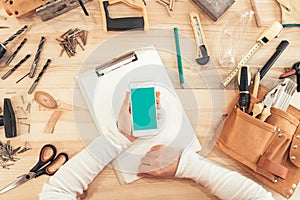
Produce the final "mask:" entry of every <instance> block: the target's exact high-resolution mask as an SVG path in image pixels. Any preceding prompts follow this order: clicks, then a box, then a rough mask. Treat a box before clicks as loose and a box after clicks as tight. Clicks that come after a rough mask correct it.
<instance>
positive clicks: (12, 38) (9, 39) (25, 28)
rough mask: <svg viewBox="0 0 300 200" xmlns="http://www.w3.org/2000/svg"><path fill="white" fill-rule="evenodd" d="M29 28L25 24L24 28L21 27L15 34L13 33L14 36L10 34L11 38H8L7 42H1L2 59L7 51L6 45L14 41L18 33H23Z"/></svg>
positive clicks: (0, 56) (0, 55)
mask: <svg viewBox="0 0 300 200" xmlns="http://www.w3.org/2000/svg"><path fill="white" fill-rule="evenodd" d="M27 29H28V26H27V25H25V26H24V27H23V28H21V29H20V30H18V31H17V32H16V33H15V34H13V35H12V36H10V38H8V39H7V40H6V41H5V42H3V43H2V44H0V59H1V58H2V57H3V56H4V54H5V53H6V47H5V46H6V45H7V44H8V43H9V42H11V41H13V40H14V39H15V38H16V37H17V36H18V35H20V34H21V33H23V32H24V31H25V30H27Z"/></svg>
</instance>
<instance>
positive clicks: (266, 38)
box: [222, 21, 283, 87]
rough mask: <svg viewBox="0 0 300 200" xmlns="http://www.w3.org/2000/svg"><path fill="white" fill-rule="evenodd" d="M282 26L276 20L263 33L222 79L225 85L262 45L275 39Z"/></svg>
mask: <svg viewBox="0 0 300 200" xmlns="http://www.w3.org/2000/svg"><path fill="white" fill-rule="evenodd" d="M282 28H283V27H282V25H281V24H280V23H279V22H278V21H275V22H273V23H272V24H271V25H270V26H269V27H268V28H267V29H266V30H265V31H264V32H263V33H262V34H261V36H260V37H259V38H258V39H257V41H256V43H255V45H254V46H253V47H252V48H251V49H250V51H249V52H248V53H247V54H246V55H245V56H244V57H243V59H242V60H241V61H240V62H239V63H238V64H237V66H236V67H235V68H234V69H233V70H232V71H231V72H230V73H229V75H228V76H227V77H226V78H225V79H224V80H223V81H222V84H223V85H224V87H226V86H227V85H228V84H229V83H230V82H231V81H232V79H233V78H234V77H235V75H236V74H237V73H238V71H239V69H240V67H241V66H243V65H245V64H246V63H247V61H248V60H249V59H250V58H251V57H252V56H253V55H254V54H255V53H256V52H257V50H258V49H259V48H260V47H261V46H263V45H266V44H268V43H269V42H270V41H271V40H272V39H274V38H275V37H276V36H277V35H278V34H279V33H280V31H281V30H282Z"/></svg>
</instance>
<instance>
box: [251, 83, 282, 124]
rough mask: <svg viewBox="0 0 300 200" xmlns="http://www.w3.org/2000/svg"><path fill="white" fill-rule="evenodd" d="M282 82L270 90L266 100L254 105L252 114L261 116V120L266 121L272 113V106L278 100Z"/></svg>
mask: <svg viewBox="0 0 300 200" xmlns="http://www.w3.org/2000/svg"><path fill="white" fill-rule="evenodd" d="M279 88H280V84H278V85H276V86H275V87H274V88H273V89H272V90H271V91H269V92H268V93H267V94H266V96H265V98H264V100H263V101H262V102H260V103H255V104H254V105H253V110H252V113H253V114H252V116H253V117H259V119H260V120H262V121H265V120H266V119H267V118H268V117H269V116H270V115H271V107H272V105H273V103H274V102H275V101H276V100H277V95H278V91H279Z"/></svg>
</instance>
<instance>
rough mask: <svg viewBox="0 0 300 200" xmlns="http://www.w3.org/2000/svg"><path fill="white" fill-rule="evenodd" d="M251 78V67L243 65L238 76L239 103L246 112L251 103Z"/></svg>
mask: <svg viewBox="0 0 300 200" xmlns="http://www.w3.org/2000/svg"><path fill="white" fill-rule="evenodd" d="M250 79H251V74H250V72H249V67H248V66H243V67H241V69H240V73H239V76H238V82H239V89H240V99H239V105H240V108H241V109H242V110H243V111H244V112H246V110H247V109H248V107H249V104H250V93H249V85H250V81H251V80H250Z"/></svg>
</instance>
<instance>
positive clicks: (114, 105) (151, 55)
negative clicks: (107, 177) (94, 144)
mask: <svg viewBox="0 0 300 200" xmlns="http://www.w3.org/2000/svg"><path fill="white" fill-rule="evenodd" d="M136 81H152V82H154V83H156V90H160V92H161V107H162V108H163V110H162V111H163V113H162V118H163V119H164V120H162V122H159V123H160V125H159V127H160V128H159V131H160V132H159V134H158V135H157V136H154V137H152V138H148V139H140V138H139V139H137V140H136V141H134V143H133V144H132V145H131V146H130V147H129V148H128V149H127V150H126V151H124V152H123V153H121V155H119V156H118V157H117V158H116V159H115V160H114V161H112V163H111V164H112V167H113V168H114V170H115V172H116V174H117V176H118V178H119V181H120V183H123V184H124V183H131V182H133V181H136V180H137V179H139V177H138V176H136V172H138V166H139V164H140V159H141V158H142V157H143V156H144V155H145V153H146V152H147V151H149V149H150V148H151V147H152V146H154V145H157V144H164V145H166V146H171V147H175V148H177V149H178V148H179V149H182V150H184V149H191V150H193V151H195V152H196V151H199V150H201V145H200V143H199V141H198V139H197V137H196V134H195V132H194V130H193V128H192V126H191V124H190V122H189V120H188V117H187V115H186V113H185V111H184V109H182V105H181V103H180V100H179V98H178V96H177V94H176V91H175V89H174V87H173V85H172V82H171V80H170V78H169V76H168V74H167V71H166V69H165V67H164V65H163V63H162V61H161V59H160V56H159V54H158V52H157V51H156V49H155V47H153V46H148V47H145V48H141V49H137V50H134V51H131V52H128V53H126V54H124V55H123V56H121V57H119V58H115V59H112V60H111V61H109V62H107V63H104V64H102V65H100V66H97V67H95V68H94V69H92V70H88V71H86V72H83V73H81V74H79V75H78V76H77V83H78V86H79V89H80V92H81V93H82V96H83V99H84V100H85V103H86V104H87V107H88V110H89V112H90V114H91V116H92V118H93V121H94V124H95V126H96V127H97V130H98V132H99V135H100V134H107V133H109V132H110V131H111V129H112V128H111V127H112V126H116V121H117V117H118V112H119V110H120V108H121V105H122V102H123V99H124V97H125V93H126V91H128V90H129V83H130V82H136ZM116 134H119V133H116Z"/></svg>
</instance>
